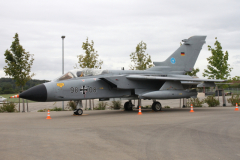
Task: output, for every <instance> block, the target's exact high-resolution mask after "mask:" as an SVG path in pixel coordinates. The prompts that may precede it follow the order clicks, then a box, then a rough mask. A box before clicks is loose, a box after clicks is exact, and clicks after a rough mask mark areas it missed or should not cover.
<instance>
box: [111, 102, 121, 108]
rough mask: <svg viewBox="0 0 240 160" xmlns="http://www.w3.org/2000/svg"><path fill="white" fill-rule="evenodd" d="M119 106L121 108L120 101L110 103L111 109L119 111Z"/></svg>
mask: <svg viewBox="0 0 240 160" xmlns="http://www.w3.org/2000/svg"><path fill="white" fill-rule="evenodd" d="M121 106H122V102H121V101H112V106H111V108H113V109H120V108H121Z"/></svg>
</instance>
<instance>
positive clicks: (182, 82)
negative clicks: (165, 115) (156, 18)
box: [19, 36, 223, 115]
mask: <svg viewBox="0 0 240 160" xmlns="http://www.w3.org/2000/svg"><path fill="white" fill-rule="evenodd" d="M205 39H206V36H192V37H190V38H188V39H184V40H182V41H183V44H182V45H181V46H180V47H179V48H178V49H177V50H176V51H175V52H173V54H171V55H170V56H169V57H168V58H167V59H166V60H165V61H163V62H153V63H154V65H155V66H154V67H152V68H149V69H146V70H141V71H140V70H104V69H89V68H84V69H74V70H71V71H69V72H67V73H65V74H64V75H62V76H60V77H58V78H56V79H55V80H53V81H51V82H48V83H43V84H40V85H38V86H35V87H32V88H30V89H28V90H26V91H24V92H22V93H21V94H19V98H24V99H29V100H33V101H40V102H48V101H70V100H73V101H77V102H78V107H77V109H76V110H75V111H74V114H76V115H81V114H82V113H83V110H82V109H81V108H82V100H85V99H99V100H100V101H102V100H109V99H110V98H126V99H128V100H129V101H127V102H126V103H125V104H124V108H125V110H126V111H130V110H132V109H133V105H132V102H131V100H133V99H138V100H139V101H140V102H141V99H151V100H153V103H152V109H153V110H154V111H160V110H161V109H162V106H161V103H160V102H158V101H157V100H161V99H178V98H190V97H196V95H197V91H196V89H194V88H196V87H197V86H205V87H211V86H215V84H214V82H222V81H223V80H216V79H215V80H214V79H199V78H193V77H191V76H188V75H185V73H186V72H190V71H192V69H193V67H194V65H195V62H196V60H197V58H198V55H199V53H200V51H201V49H202V46H203V44H204V43H205Z"/></svg>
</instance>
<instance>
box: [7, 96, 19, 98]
mask: <svg viewBox="0 0 240 160" xmlns="http://www.w3.org/2000/svg"><path fill="white" fill-rule="evenodd" d="M9 98H19V95H15V96H11V97H9Z"/></svg>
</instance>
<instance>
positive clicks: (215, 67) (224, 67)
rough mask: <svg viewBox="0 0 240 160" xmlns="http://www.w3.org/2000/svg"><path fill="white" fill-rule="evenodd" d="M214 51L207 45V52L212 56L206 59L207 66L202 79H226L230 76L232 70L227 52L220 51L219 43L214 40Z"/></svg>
mask: <svg viewBox="0 0 240 160" xmlns="http://www.w3.org/2000/svg"><path fill="white" fill-rule="evenodd" d="M215 39H216V42H215V43H214V45H215V49H214V48H212V47H211V46H210V45H208V50H209V51H211V53H212V56H210V57H209V58H207V60H208V63H209V65H207V69H204V73H203V77H208V78H209V79H227V78H228V77H229V76H230V72H231V71H232V68H231V67H230V64H228V63H227V61H228V51H226V52H225V53H224V52H223V51H222V46H221V43H220V42H219V41H218V40H217V37H216V38H215Z"/></svg>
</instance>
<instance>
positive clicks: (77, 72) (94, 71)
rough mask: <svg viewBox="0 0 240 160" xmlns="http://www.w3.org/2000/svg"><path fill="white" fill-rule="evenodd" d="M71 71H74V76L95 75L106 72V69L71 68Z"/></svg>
mask: <svg viewBox="0 0 240 160" xmlns="http://www.w3.org/2000/svg"><path fill="white" fill-rule="evenodd" d="M71 72H72V73H75V76H76V77H86V76H96V75H100V74H106V73H108V71H107V70H101V69H89V68H86V69H78V70H73V71H71Z"/></svg>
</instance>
